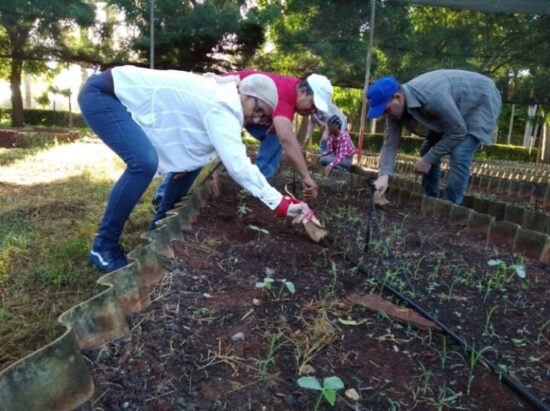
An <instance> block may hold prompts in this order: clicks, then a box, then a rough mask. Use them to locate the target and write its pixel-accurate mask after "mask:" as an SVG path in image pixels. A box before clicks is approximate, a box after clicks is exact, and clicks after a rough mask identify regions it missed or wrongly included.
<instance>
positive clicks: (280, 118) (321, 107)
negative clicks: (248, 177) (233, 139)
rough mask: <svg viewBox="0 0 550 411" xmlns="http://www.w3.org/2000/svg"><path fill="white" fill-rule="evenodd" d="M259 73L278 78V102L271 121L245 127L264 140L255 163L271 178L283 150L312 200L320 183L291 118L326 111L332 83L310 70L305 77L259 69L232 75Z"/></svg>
mask: <svg viewBox="0 0 550 411" xmlns="http://www.w3.org/2000/svg"><path fill="white" fill-rule="evenodd" d="M258 73H260V74H264V75H266V76H268V77H269V78H271V79H272V80H273V81H274V82H275V85H276V86H277V92H278V94H279V103H278V104H277V107H275V109H274V110H273V113H272V115H271V118H270V119H269V121H262V122H260V123H259V124H248V125H247V126H246V130H247V131H248V132H249V133H250V134H251V135H252V136H253V137H254V138H256V139H258V140H260V142H261V143H260V148H259V150H258V154H257V156H256V161H255V164H256V165H257V166H258V168H259V169H260V171H261V172H262V174H263V175H264V176H265V177H266V178H268V179H269V178H271V177H273V176H274V175H275V172H276V171H277V170H278V168H279V163H280V161H281V155H282V151H283V150H284V152H285V153H286V155H287V156H288V158H289V159H290V161H291V162H292V163H293V165H294V167H295V169H296V171H297V172H298V174H299V175H300V178H301V182H302V195H303V197H304V200H306V201H310V200H312V199H314V198H315V197H317V194H318V193H317V191H318V187H317V183H315V180H313V178H312V177H311V175H310V173H309V171H308V168H307V164H306V161H305V158H304V155H303V153H302V149H301V148H300V144H299V143H298V139H297V138H296V134H295V133H294V131H293V129H292V121H293V119H294V115H295V114H296V113H298V114H300V115H302V116H307V115H310V114H313V113H315V112H317V111H321V112H327V111H328V105H329V103H330V101H331V99H332V93H333V89H332V85H331V84H330V81H329V80H328V78H326V77H325V76H322V75H319V74H311V75H309V76H308V77H307V78H305V79H304V80H300V79H298V78H296V77H290V76H282V75H279V74H275V73H269V72H263V71H256V70H242V71H236V72H233V73H230V75H237V76H238V77H239V78H241V79H245V78H247V77H248V76H250V75H253V74H258Z"/></svg>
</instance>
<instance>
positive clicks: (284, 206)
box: [277, 196, 327, 242]
mask: <svg viewBox="0 0 550 411" xmlns="http://www.w3.org/2000/svg"><path fill="white" fill-rule="evenodd" d="M277 215H278V216H279V217H290V218H292V219H293V220H292V224H299V223H302V224H303V225H304V228H305V230H306V232H307V234H308V235H309V237H310V238H311V239H312V240H313V241H315V242H319V241H321V240H322V239H323V238H325V237H326V236H327V232H326V230H325V227H324V226H323V225H322V224H321V222H320V221H319V220H318V219H317V217H315V214H313V211H312V210H311V208H309V206H308V205H307V204H306V203H305V202H303V201H301V200H298V199H296V198H294V197H291V196H284V197H283V199H282V200H281V203H280V204H279V207H277Z"/></svg>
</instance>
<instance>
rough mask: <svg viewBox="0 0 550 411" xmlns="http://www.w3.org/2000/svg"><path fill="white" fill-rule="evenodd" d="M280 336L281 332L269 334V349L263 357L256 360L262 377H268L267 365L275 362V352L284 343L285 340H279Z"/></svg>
mask: <svg viewBox="0 0 550 411" xmlns="http://www.w3.org/2000/svg"><path fill="white" fill-rule="evenodd" d="M280 338H281V334H273V335H271V337H270V338H269V350H268V352H267V355H266V357H265V359H261V360H256V361H257V362H258V373H259V375H260V378H262V379H267V378H268V377H269V370H268V367H269V365H270V364H275V353H276V352H277V351H279V350H280V349H281V348H282V347H283V346H284V345H286V342H285V341H282V342H279V339H280Z"/></svg>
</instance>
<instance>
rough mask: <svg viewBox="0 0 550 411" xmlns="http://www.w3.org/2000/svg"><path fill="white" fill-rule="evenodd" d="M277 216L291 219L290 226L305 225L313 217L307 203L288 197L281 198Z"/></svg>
mask: <svg viewBox="0 0 550 411" xmlns="http://www.w3.org/2000/svg"><path fill="white" fill-rule="evenodd" d="M277 216H278V217H290V218H292V219H293V220H292V224H299V223H302V222H303V223H306V222H308V221H311V220H312V219H313V218H314V217H315V215H314V214H313V211H311V208H309V206H308V205H307V203H305V202H303V201H301V200H298V199H297V198H294V197H290V196H283V199H282V200H281V203H280V204H279V206H278V207H277Z"/></svg>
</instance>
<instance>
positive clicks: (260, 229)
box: [248, 224, 269, 241]
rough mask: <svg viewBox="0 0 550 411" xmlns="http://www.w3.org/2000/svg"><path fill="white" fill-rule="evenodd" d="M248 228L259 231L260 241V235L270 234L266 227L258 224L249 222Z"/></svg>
mask: <svg viewBox="0 0 550 411" xmlns="http://www.w3.org/2000/svg"><path fill="white" fill-rule="evenodd" d="M248 228H250V229H251V230H253V231H256V232H257V233H258V241H260V237H261V236H262V234H264V235H269V231H267V230H266V229H265V228H261V227H258V226H257V225H254V224H249V225H248Z"/></svg>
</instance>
